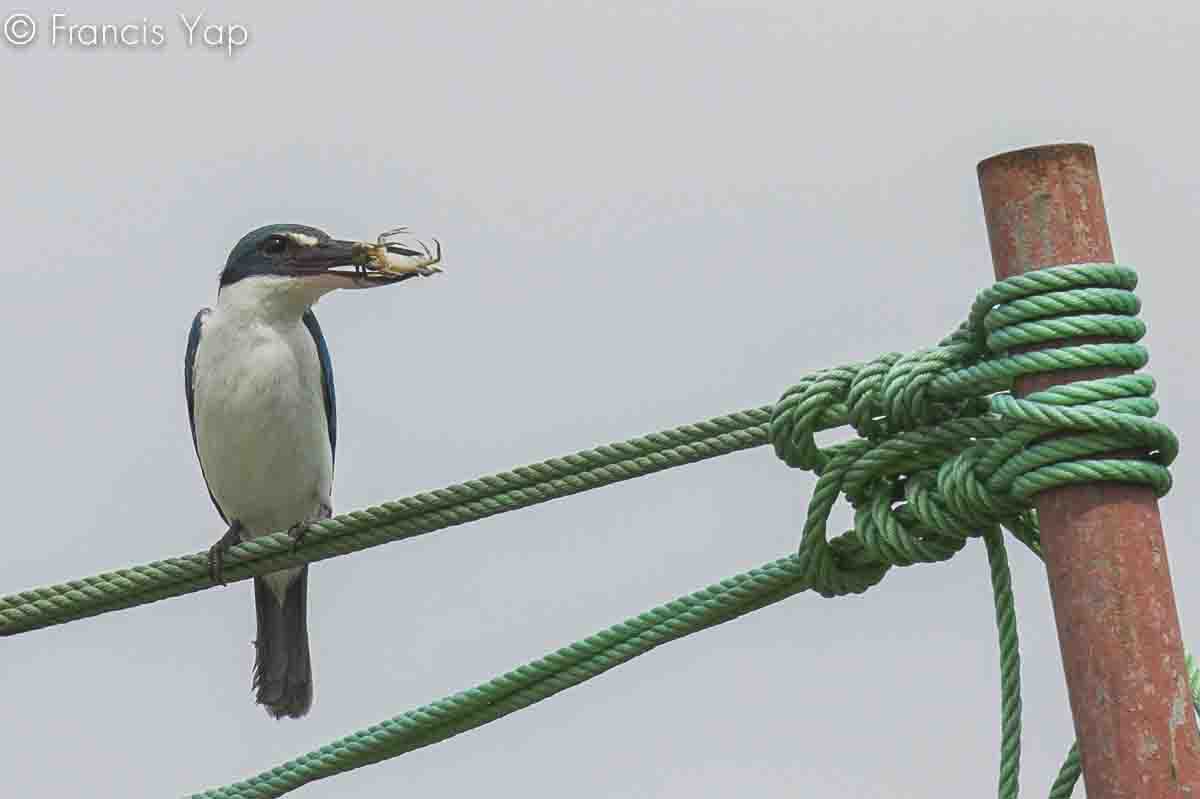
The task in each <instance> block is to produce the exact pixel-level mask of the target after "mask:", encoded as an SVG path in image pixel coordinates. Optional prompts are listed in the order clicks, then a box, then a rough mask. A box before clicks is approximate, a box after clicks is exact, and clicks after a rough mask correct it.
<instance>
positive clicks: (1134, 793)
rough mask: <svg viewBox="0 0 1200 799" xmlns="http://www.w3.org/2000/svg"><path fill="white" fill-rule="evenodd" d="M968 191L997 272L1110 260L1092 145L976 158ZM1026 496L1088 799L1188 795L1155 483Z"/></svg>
mask: <svg viewBox="0 0 1200 799" xmlns="http://www.w3.org/2000/svg"><path fill="white" fill-rule="evenodd" d="M979 190H980V193H981V194H982V195H983V210H984V216H985V217H986V219H987V229H988V239H989V241H990V243H991V247H992V264H993V266H994V267H995V273H996V277H997V278H998V279H1003V278H1006V277H1011V276H1013V275H1019V274H1022V273H1023V272H1028V271H1030V270H1033V269H1044V268H1046V267H1049V266H1059V265H1063V264H1071V263H1084V262H1092V263H1112V262H1113V251H1112V243H1111V241H1110V239H1109V233H1108V221H1107V219H1106V218H1105V213H1104V198H1103V197H1102V195H1101V193H1100V175H1099V172H1098V171H1097V169H1096V152H1095V150H1093V149H1092V148H1091V147H1090V146H1088V145H1086V144H1061V145H1049V146H1046V147H1034V148H1031V149H1028V150H1018V151H1016V152H1011V153H1004V154H1002V155H997V156H994V157H992V158H988V159H987V160H985V161H982V162H981V163H980V164H979ZM1122 371H1123V370H1114V369H1073V370H1064V371H1060V372H1054V373H1050V374H1045V375H1033V376H1030V377H1027V378H1022V379H1019V380H1018V381H1017V383H1016V386H1015V390H1016V393H1017V395H1019V396H1023V395H1025V394H1028V393H1029V392H1031V391H1037V390H1039V389H1042V388H1045V387H1047V386H1052V385H1059V384H1062V383H1069V382H1072V381H1075V380H1087V379H1093V378H1097V377H1105V376H1109V375H1113V374H1120V373H1122ZM1035 500H1036V505H1037V511H1038V517H1039V519H1040V521H1041V530H1042V548H1043V553H1044V555H1045V558H1046V570H1047V572H1048V576H1049V580H1050V595H1051V597H1052V599H1053V603H1054V618H1055V621H1056V623H1057V625H1058V641H1059V645H1060V647H1061V648H1062V657H1063V670H1064V671H1065V672H1066V676H1067V690H1068V692H1069V693H1070V697H1071V712H1072V713H1073V714H1074V717H1075V733H1076V735H1077V736H1078V739H1079V751H1080V754H1081V756H1082V759H1083V777H1084V784H1085V785H1086V788H1087V795H1088V799H1162V798H1165V797H1182V796H1190V797H1193V799H1197V798H1200V734H1198V733H1197V730H1196V724H1195V722H1194V717H1193V713H1192V709H1191V708H1192V703H1191V695H1190V692H1189V690H1188V682H1187V670H1186V667H1185V665H1184V658H1183V645H1182V642H1181V640H1180V634H1179V616H1178V613H1177V611H1176V607H1175V595H1174V593H1173V591H1172V589H1171V575H1170V572H1169V571H1168V568H1167V550H1166V545H1165V543H1164V541H1163V531H1162V520H1161V518H1160V517H1159V512H1158V501H1157V499H1156V498H1155V496H1154V492H1153V491H1151V490H1150V489H1149V488H1146V487H1143V486H1137V485H1127V484H1118V483H1093V484H1088V485H1075V486H1063V487H1060V488H1054V489H1050V490H1048V491H1043V492H1042V493H1040V494H1038V495H1037V497H1036V498H1035Z"/></svg>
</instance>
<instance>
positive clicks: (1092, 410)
mask: <svg viewBox="0 0 1200 799" xmlns="http://www.w3.org/2000/svg"><path fill="white" fill-rule="evenodd" d="M1135 286H1136V276H1135V274H1134V272H1133V270H1131V269H1129V268H1127V267H1121V266H1115V265H1112V264H1076V265H1072V266H1065V267H1059V268H1055V269H1047V270H1043V271H1040V272H1037V273H1032V274H1029V275H1023V276H1020V277H1017V278H1010V279H1008V280H1005V281H1002V282H1000V283H998V284H996V285H995V286H993V287H991V288H989V289H987V290H986V291H984V292H982V293H981V294H980V296H979V298H978V300H977V301H976V303H975V305H974V306H973V308H972V310H971V313H970V315H969V317H968V320H967V322H966V323H964V324H963V325H962V326H961V327H960V328H959V329H958V330H956V331H955V332H954V333H953V334H952V335H950V336H948V337H947V338H946V339H944V340H943V341H942V342H940V343H939V344H938V345H937V346H935V347H931V348H928V349H924V350H918V351H915V352H913V353H909V354H906V355H901V354H898V353H889V354H886V355H883V356H880V357H879V358H876V359H875V360H872V361H870V362H867V363H862V364H855V365H850V366H843V367H837V368H834V369H828V370H824V371H820V372H816V373H814V374H812V375H809V376H807V377H805V378H804V379H802V380H801V381H800V382H799V383H798V384H796V385H795V386H793V387H792V388H790V389H788V390H787V391H786V392H785V393H784V394H783V396H782V398H781V399H780V400H779V402H778V403H776V404H775V405H773V406H767V407H760V408H754V409H750V410H746V411H742V412H739V413H734V414H730V415H727V416H721V417H716V418H714V419H710V420H707V421H704V422H700V423H697V424H692V425H686V426H683V427H678V428H674V429H671V430H667V431H663V432H661V433H655V434H652V435H648V436H644V437H641V438H637V439H632V440H630V441H626V442H621V443H617V444H612V445H608V446H605V447H599V448H596V449H592V450H585V451H582V452H578V453H575V454H573V455H569V456H567V457H564V458H557V459H552V460H548V461H544V462H542V463H539V464H534V465H531V466H526V467H521V468H518V469H515V470H513V471H510V472H504V473H501V474H497V475H492V476H490V477H484V478H480V479H478V480H473V481H470V482H468V483H464V484H461V485H454V486H450V487H448V488H445V489H441V490H438V491H432V492H427V493H423V494H418V495H415V496H413V497H409V498H406V499H401V500H397V501H395V502H391V503H387V504H385V505H381V506H378V507H375V508H370V509H368V510H365V511H358V512H354V513H349V514H345V515H342V516H338V517H334V518H332V519H329V520H325V521H319V522H314V523H313V524H312V525H311V526H310V527H309V529H308V532H307V534H306V535H305V536H304V538H303V539H302V540H301V541H300V543H299V544H298V545H296V546H295V547H294V549H293V541H292V539H291V538H290V537H289V536H288V535H287V533H286V532H280V533H277V534H275V535H273V536H268V537H264V538H257V539H253V540H252V541H248V542H246V543H243V544H240V545H237V546H235V547H233V548H232V549H231V550H230V551H229V554H228V556H227V558H226V567H225V576H226V578H227V579H228V580H230V581H232V580H238V579H247V578H248V577H250V576H252V575H255V574H263V573H266V572H270V571H275V570H278V569H280V568H284V567H288V566H295V565H299V564H301V563H307V562H312V561H315V560H320V559H324V558H329V557H334V556H337V555H340V554H346V553H348V552H354V551H359V550H361V549H365V548H368V547H371V546H376V545H379V544H382V543H387V542H389V541H395V540H401V539H404V538H409V537H412V536H415V535H421V534H424V533H428V532H432V531H434V530H439V529H443V528H446V527H450V526H454V525H458V524H464V523H466V522H469V521H475V520H477V519H481V518H485V517H487V516H491V515H495V514H498V513H503V512H506V511H509V510H515V509H518V508H523V507H528V506H530V505H534V504H537V503H540V502H545V501H549V500H551V499H555V498H559V497H563V496H569V495H571V494H575V493H579V492H581V491H585V490H589V489H591V488H595V487H599V486H602V485H607V484H610V483H615V482H619V481H622V480H626V479H631V478H633V477H638V476H642V475H645V474H650V473H653V472H657V471H662V470H664V469H668V468H673V467H675V466H681V465H684V464H686V463H693V462H696V461H699V460H704V459H707V458H711V457H715V456H717V455H723V454H726V453H729V452H735V451H739V450H743V449H749V448H752V447H757V446H761V445H764V444H767V443H770V444H771V445H772V446H773V447H774V449H775V452H776V454H777V455H778V457H779V458H780V459H781V460H783V461H784V462H785V463H786V464H787V465H788V466H791V467H793V468H799V469H805V470H810V471H813V472H815V473H816V475H817V483H816V486H815V488H814V490H813V495H812V498H811V501H810V503H809V505H808V514H807V519H806V522H805V525H804V529H803V531H802V533H801V537H800V542H799V545H798V547H797V551H796V552H795V553H794V554H792V555H789V556H787V557H785V558H782V559H779V560H775V561H772V562H770V563H767V564H764V565H763V566H761V567H759V568H757V569H752V570H751V571H748V572H745V573H743V574H739V575H736V576H734V577H731V578H728V579H726V580H723V581H721V582H719V583H716V584H713V585H711V586H709V587H708V588H705V589H703V590H701V591H697V592H694V593H692V594H688V595H686V596H683V597H680V598H678V599H676V600H674V601H672V602H669V603H667V604H665V605H662V606H660V607H658V608H655V609H653V610H651V611H648V612H646V613H643V614H641V615H639V616H635V617H633V618H631V619H628V620H626V621H625V622H623V623H621V624H618V625H615V626H613V627H610V628H608V629H606V630H603V631H601V632H599V633H597V634H595V635H593V636H590V637H588V638H585V639H583V640H581V641H579V642H577V643H575V644H572V645H570V646H567V647H564V648H562V649H559V650H557V651H555V652H553V653H550V654H548V655H546V656H545V657H543V658H541V659H539V660H536V661H533V662H531V663H529V664H527V665H525V666H522V667H520V668H518V669H516V670H514V671H512V672H509V673H507V674H505V675H502V676H500V677H497V678H496V679H493V680H490V681H488V682H486V683H483V684H481V685H479V686H477V687H475V688H472V689H470V690H467V691H463V692H461V693H458V694H454V695H452V696H449V697H446V698H444V699H441V700H438V701H436V702H433V703H430V704H428V705H425V706H423V707H420V708H416V709H414V710H411V711H409V712H407V713H404V714H401V715H399V716H395V717H393V718H390V719H387V720H385V721H382V722H380V723H378V724H375V725H373V726H371V727H369V728H366V729H364V730H362V731H359V732H357V733H354V734H352V735H349V736H346V737H344V738H341V739H339V740H337V741H334V742H333V743H330V744H328V745H326V746H324V747H321V748H320V749H318V750H315V751H313V752H310V753H309V754H306V755H303V756H301V757H298V758H296V759H294V760H291V761H289V762H288V763H285V764H283V765H281V766H279V767H277V768H274V769H271V770H269V771H266V772H263V773H262V774H259V775H257V776H255V777H252V778H250V779H248V780H244V781H242V782H238V783H235V784H233V785H230V786H227V787H225V788H218V789H214V790H211V791H208V792H205V793H202V794H197V795H196V796H198V797H205V799H231V798H232V797H239V799H251V798H252V797H253V798H254V799H257V798H258V797H273V796H280V795H282V794H284V793H286V792H287V791H290V790H292V789H294V788H296V787H299V786H300V785H304V784H306V783H308V782H311V781H313V780H316V779H321V778H323V777H327V776H330V775H333V774H337V773H340V772H343V771H347V770H349V769H353V768H358V767H361V766H364V765H368V764H370V763H375V762H378V761H380V760H384V759H387V758H390V757H395V756H397V755H399V754H403V753H404V752H407V751H411V750H413V749H416V748H420V747H423V746H428V745H430V744H432V743H436V742H438V741H442V740H445V739H446V738H449V737H452V736H453V735H457V734H458V733H460V732H463V731H465V730H469V729H473V728H475V727H478V726H480V725H482V724H486V723H488V722H489V721H493V720H495V719H498V718H500V717H502V716H504V715H507V714H509V713H512V712H515V711H516V710H519V709H521V708H524V707H527V706H529V705H531V704H534V703H536V702H538V701H541V700H542V699H545V698H547V697H549V696H552V695H553V694H555V693H558V692H560V691H562V690H565V689H566V688H569V687H572V686H574V685H577V684H579V683H581V682H584V681H586V680H588V679H591V678H592V677H595V676H597V675H599V674H602V673H603V672H605V671H607V670H609V669H611V668H614V667H615V666H617V665H620V664H621V663H625V662H627V661H628V660H630V659H632V658H634V657H636V656H638V655H640V654H644V653H645V652H648V651H650V650H651V649H654V648H655V647H657V646H659V645H661V644H663V643H666V642H668V641H671V640H675V639H677V638H680V637H683V636H686V635H690V634H691V633H694V632H697V631H699V630H703V629H707V628H709V627H712V626H715V625H717V624H721V623H723V622H726V621H729V620H731V619H734V618H737V617H739V616H741V615H744V614H746V613H749V612H751V611H753V610H756V609H758V608H762V607H765V606H767V605H770V604H773V603H776V602H779V601H781V600H783V599H785V598H787V597H789V596H792V595H793V594H796V593H799V592H801V591H806V590H810V589H811V590H814V591H816V592H818V593H820V594H822V595H823V596H827V597H833V596H839V595H844V594H850V593H861V592H863V591H866V590H867V589H869V588H870V587H872V586H874V585H876V584H878V583H879V582H880V580H882V578H883V577H884V575H885V574H886V572H887V571H888V570H889V569H890V568H892V567H893V566H910V565H913V564H916V563H933V562H938V561H943V560H946V559H948V558H950V557H952V556H953V555H954V554H955V553H956V552H958V551H959V550H961V549H962V548H963V547H964V546H965V545H966V543H967V541H968V540H969V539H970V538H973V537H981V538H982V539H983V541H984V544H985V549H986V552H987V556H988V561H989V564H990V566H991V572H992V585H993V591H994V595H995V604H996V620H997V625H998V630H999V638H1000V652H1001V681H1002V684H1001V707H1002V727H1001V729H1002V740H1001V767H1000V784H999V795H1000V796H1001V797H1015V796H1016V786H1017V776H1018V773H1019V759H1020V730H1021V727H1020V707H1021V702H1020V683H1019V673H1018V672H1019V656H1018V647H1017V632H1016V619H1015V611H1014V606H1013V599H1012V591H1011V585H1010V578H1009V573H1008V561H1007V555H1006V553H1005V548H1004V538H1003V533H1002V530H1003V529H1007V530H1008V531H1009V532H1011V533H1012V534H1013V535H1014V536H1015V537H1016V538H1017V539H1018V540H1020V541H1021V542H1022V543H1023V544H1025V545H1026V546H1027V547H1028V548H1029V549H1030V550H1032V551H1033V552H1034V553H1035V554H1038V555H1039V556H1040V553H1041V545H1040V540H1039V533H1038V526H1037V518H1036V514H1035V513H1034V512H1033V511H1032V510H1031V502H1032V498H1033V497H1034V496H1035V495H1036V494H1037V493H1038V492H1040V491H1044V490H1046V489H1048V488H1051V487H1054V486H1059V485H1066V484H1072V483H1077V482H1081V481H1095V480H1102V481H1115V482H1126V483H1129V482H1133V483H1139V484H1144V485H1148V486H1151V487H1152V488H1153V489H1154V491H1155V492H1156V493H1157V494H1159V495H1161V494H1164V493H1166V492H1167V491H1168V490H1169V488H1170V486H1171V480H1170V475H1169V472H1168V471H1167V467H1168V466H1169V465H1170V463H1171V462H1172V460H1173V459H1174V458H1175V456H1176V454H1177V453H1178V443H1177V441H1176V439H1175V437H1174V435H1173V434H1172V433H1171V431H1170V430H1169V429H1168V428H1167V427H1166V426H1165V425H1163V424H1162V423H1160V422H1158V421H1156V420H1155V419H1154V417H1155V415H1156V414H1157V412H1158V404H1157V402H1155V400H1154V399H1153V397H1152V394H1153V391H1154V381H1153V380H1152V379H1151V378H1150V377H1148V376H1145V375H1119V376H1114V377H1110V378H1104V379H1098V380H1091V381H1086V382H1082V383H1073V384H1070V385H1068V386H1063V387H1060V388H1055V389H1050V390H1046V391H1040V392H1035V393H1033V394H1030V395H1029V396H1027V397H1025V398H1022V399H1016V398H1014V397H1013V396H1011V394H1010V393H1007V392H1009V391H1010V390H1011V387H1012V383H1013V380H1014V379H1015V378H1017V377H1019V376H1022V375H1029V374H1035V373H1040V372H1045V371H1051V370H1061V369H1068V368H1076V367H1077V366H1079V365H1081V364H1085V365H1093V366H1122V367H1126V368H1140V367H1141V366H1143V365H1144V364H1145V363H1146V361H1147V354H1146V351H1145V349H1144V348H1143V347H1142V346H1141V345H1140V344H1138V343H1137V342H1138V341H1139V339H1140V338H1141V337H1142V335H1143V334H1144V332H1145V327H1144V325H1142V323H1141V322H1140V321H1138V320H1137V319H1136V318H1135V317H1136V314H1137V313H1138V311H1139V309H1140V305H1139V303H1138V301H1137V298H1136V296H1134V295H1133V293H1132V290H1133V288H1134V287H1135ZM1096 335H1103V336H1107V337H1111V338H1116V339H1119V340H1118V341H1115V342H1111V343H1102V344H1090V343H1089V344H1080V345H1071V344H1070V343H1069V342H1067V343H1065V344H1063V345H1062V346H1059V347H1055V348H1052V349H1044V350H1040V351H1038V352H1019V351H1017V350H1018V349H1019V348H1023V347H1027V346H1031V345H1033V344H1044V343H1046V342H1048V341H1055V340H1059V339H1062V338H1064V337H1065V336H1096ZM846 425H848V426H850V427H852V428H853V429H854V430H855V431H856V433H857V434H858V437H857V438H854V439H851V440H849V441H846V442H843V443H839V444H835V445H832V446H829V447H826V448H821V447H819V446H818V445H817V444H816V441H815V434H816V433H817V432H819V431H822V430H828V429H832V428H836V427H841V426H846ZM1050 436H1053V437H1050ZM1129 449H1136V450H1140V451H1144V452H1148V453H1150V454H1149V455H1148V456H1147V457H1145V458H1143V459H1137V460H1131V459H1118V458H1110V457H1105V455H1106V453H1110V452H1114V451H1119V450H1129ZM843 496H844V497H845V498H846V499H847V501H848V502H849V503H850V504H851V506H852V507H853V508H854V528H853V529H851V530H849V531H846V532H844V533H842V534H841V535H838V536H836V537H834V538H830V537H829V534H828V530H827V525H828V519H829V514H830V512H831V511H832V509H833V507H834V505H835V503H836V501H837V500H838V498H839V497H843ZM208 587H211V583H210V580H209V577H208V571H207V562H206V558H205V553H195V554H193V555H188V556H184V557H180V558H173V559H170V560H165V561H157V562H155V563H151V564H147V565H145V566H140V567H135V568H133V569H125V570H120V571H115V572H109V573H106V574H102V575H97V576H95V577H91V578H87V579H84V580H77V581H74V582H70V583H64V584H62V585H57V586H50V587H47V588H42V589H35V590H32V591H26V592H22V593H20V594H15V595H12V596H8V597H3V598H0V634H3V635H12V634H16V633H20V632H26V631H30V630H35V629H39V628H42V627H46V626H50V625H54V624H61V623H65V622H68V621H71V620H74V619H80V618H85V617H88V616H92V615H97V614H99V613H106V612H110V611H113V610H118V609H121V608H127V607H132V606H135V605H140V604H146V603H148V602H153V601H157V600H159V599H164V598H167V597H171V596H179V595H182V594H185V593H190V592H194V591H199V590H203V589H205V588H208ZM1072 762H1075V763H1077V762H1078V758H1077V756H1076V757H1075V760H1074V761H1072V759H1071V758H1068V761H1067V764H1066V765H1064V770H1063V772H1062V773H1061V774H1060V777H1059V781H1058V782H1056V788H1055V790H1056V791H1060V790H1061V789H1060V788H1059V784H1060V783H1062V784H1063V785H1065V784H1066V782H1068V781H1069V782H1070V784H1071V785H1073V784H1074V779H1075V778H1077V776H1078V769H1077V768H1075V771H1074V772H1073V773H1074V775H1075V776H1074V777H1071V773H1072V772H1071V768H1072V765H1071V764H1072ZM1055 795H1061V796H1066V795H1069V789H1068V791H1067V793H1066V794H1062V793H1058V794H1055Z"/></svg>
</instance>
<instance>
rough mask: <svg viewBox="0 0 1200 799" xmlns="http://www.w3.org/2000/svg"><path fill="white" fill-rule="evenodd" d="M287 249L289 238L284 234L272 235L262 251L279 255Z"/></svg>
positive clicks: (264, 243)
mask: <svg viewBox="0 0 1200 799" xmlns="http://www.w3.org/2000/svg"><path fill="white" fill-rule="evenodd" d="M286 249H287V240H286V239H285V238H284V237H283V236H271V237H270V238H268V239H267V240H266V241H264V242H263V245H262V251H263V252H265V253H267V254H268V255H278V254H279V253H281V252H283V251H284V250H286Z"/></svg>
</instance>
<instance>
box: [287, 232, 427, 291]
mask: <svg viewBox="0 0 1200 799" xmlns="http://www.w3.org/2000/svg"><path fill="white" fill-rule="evenodd" d="M381 248H382V249H383V251H386V253H388V254H393V255H397V256H403V257H408V258H414V259H421V258H422V257H423V256H424V255H426V254H425V253H422V252H419V251H417V250H412V249H409V248H407V247H402V246H401V245H399V244H392V243H387V244H383V245H380V244H375V243H372V242H364V241H343V240H341V239H327V240H326V241H323V242H320V243H319V244H316V245H313V246H311V247H298V248H296V250H295V252H294V254H293V255H292V256H291V257H290V258H288V260H287V261H286V262H285V264H284V270H285V271H286V272H287V273H288V274H290V275H292V276H294V277H303V278H310V279H318V280H319V281H320V282H322V283H326V282H329V283H331V285H333V284H336V287H337V288H371V287H374V286H390V285H391V284H393V283H399V282H400V281H402V280H407V279H408V278H410V277H416V276H417V275H419V274H425V272H424V271H422V270H417V269H414V270H412V271H403V272H401V271H394V270H392V269H388V270H386V271H385V270H384V269H383V267H384V266H385V264H384V263H382V262H381V256H382V254H383V253H382V252H381Z"/></svg>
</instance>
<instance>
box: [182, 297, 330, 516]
mask: <svg viewBox="0 0 1200 799" xmlns="http://www.w3.org/2000/svg"><path fill="white" fill-rule="evenodd" d="M193 390H194V413H195V420H196V440H197V445H198V446H197V448H198V449H199V454H200V463H201V465H202V466H203V468H204V475H205V477H206V478H207V480H208V485H209V489H210V490H211V491H212V493H213V496H214V497H215V498H216V500H217V503H218V504H219V505H220V506H221V509H222V510H223V511H224V512H225V515H226V517H227V518H228V519H229V520H230V521H233V520H235V519H237V520H239V521H241V522H242V524H243V525H244V526H245V528H246V534H245V535H244V537H250V536H254V535H265V534H267V533H273V532H277V531H279V530H286V529H287V528H289V527H291V526H292V525H294V524H298V523H301V522H305V521H309V520H311V519H313V518H315V516H316V515H317V513H318V509H319V507H320V506H321V504H325V505H326V506H331V502H330V494H331V491H332V484H333V453H332V451H331V448H330V445H329V430H328V426H327V422H326V417H325V406H324V399H323V395H322V391H321V366H320V361H319V360H318V356H317V349H316V345H315V343H314V342H313V339H312V336H311V335H310V334H309V332H308V329H307V328H306V327H305V326H304V324H303V323H302V322H301V321H299V319H298V318H296V319H291V318H263V316H262V315H261V314H257V313H253V312H248V310H247V309H246V308H244V307H239V306H237V305H235V304H232V303H231V304H229V305H227V306H222V305H220V304H218V306H217V308H215V309H214V310H213V312H212V313H211V314H209V315H208V317H207V318H206V320H205V322H204V329H203V333H202V335H201V338H200V345H199V348H198V350H197V352H196V360H195V373H194V376H193Z"/></svg>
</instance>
